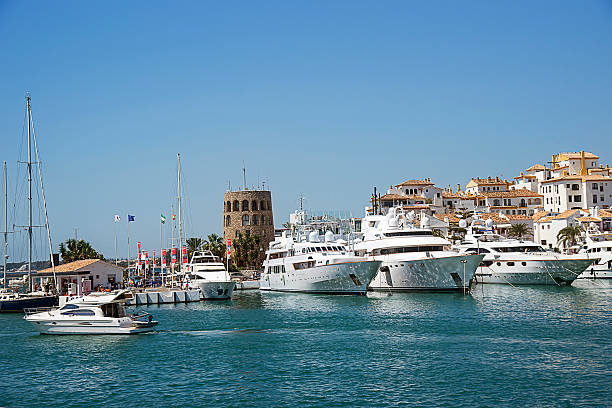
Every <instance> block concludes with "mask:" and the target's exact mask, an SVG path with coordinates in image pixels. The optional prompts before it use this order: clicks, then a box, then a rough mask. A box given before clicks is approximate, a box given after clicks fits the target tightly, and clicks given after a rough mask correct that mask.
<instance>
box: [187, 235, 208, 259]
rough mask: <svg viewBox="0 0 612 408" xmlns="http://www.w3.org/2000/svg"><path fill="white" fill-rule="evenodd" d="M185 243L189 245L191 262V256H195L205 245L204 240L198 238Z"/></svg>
mask: <svg viewBox="0 0 612 408" xmlns="http://www.w3.org/2000/svg"><path fill="white" fill-rule="evenodd" d="M185 242H186V243H187V259H189V260H191V255H193V253H194V252H195V251H197V250H198V249H200V247H201V246H202V244H203V243H204V241H203V240H202V238H196V237H193V238H188V239H187V241H185Z"/></svg>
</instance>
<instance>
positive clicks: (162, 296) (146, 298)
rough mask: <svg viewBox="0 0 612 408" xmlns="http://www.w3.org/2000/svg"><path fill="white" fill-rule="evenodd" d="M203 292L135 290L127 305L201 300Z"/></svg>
mask: <svg viewBox="0 0 612 408" xmlns="http://www.w3.org/2000/svg"><path fill="white" fill-rule="evenodd" d="M200 300H201V292H200V291H199V290H166V291H151V292H148V291H145V292H135V293H134V298H133V299H132V300H130V301H128V302H127V303H126V304H127V305H156V304H161V303H187V302H199V301H200Z"/></svg>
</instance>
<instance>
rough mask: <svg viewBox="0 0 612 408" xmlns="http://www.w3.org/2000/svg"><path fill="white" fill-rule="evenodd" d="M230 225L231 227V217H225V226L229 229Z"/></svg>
mask: <svg viewBox="0 0 612 408" xmlns="http://www.w3.org/2000/svg"><path fill="white" fill-rule="evenodd" d="M230 225H232V219H231V217H230V216H229V215H228V216H227V217H225V226H226V227H229V226H230Z"/></svg>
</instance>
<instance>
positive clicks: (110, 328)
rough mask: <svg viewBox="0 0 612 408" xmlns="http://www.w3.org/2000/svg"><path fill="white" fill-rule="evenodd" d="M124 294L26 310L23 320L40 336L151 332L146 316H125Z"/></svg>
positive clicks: (98, 295)
mask: <svg viewBox="0 0 612 408" xmlns="http://www.w3.org/2000/svg"><path fill="white" fill-rule="evenodd" d="M131 298H132V293H131V292H130V291H127V290H123V291H117V292H112V293H106V292H94V293H90V294H89V295H86V296H80V297H78V298H76V299H72V300H70V301H68V302H66V304H64V305H63V306H61V307H59V308H54V309H50V308H46V309H47V310H41V308H36V309H26V310H25V313H26V315H25V317H24V319H25V320H26V321H28V322H30V323H32V324H33V325H34V326H35V327H36V328H37V329H38V331H40V332H41V333H42V334H135V333H143V332H147V331H152V330H153V328H154V326H155V325H156V324H157V322H156V321H154V320H153V317H152V316H151V315H150V314H149V313H141V314H138V315H128V314H126V313H125V309H124V307H123V304H124V303H125V302H126V301H128V300H129V299H131Z"/></svg>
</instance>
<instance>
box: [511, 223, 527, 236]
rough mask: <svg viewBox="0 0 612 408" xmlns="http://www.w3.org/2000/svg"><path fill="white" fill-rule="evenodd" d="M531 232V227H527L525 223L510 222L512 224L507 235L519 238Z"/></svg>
mask: <svg viewBox="0 0 612 408" xmlns="http://www.w3.org/2000/svg"><path fill="white" fill-rule="evenodd" d="M532 234H533V232H532V231H531V228H529V227H528V226H527V224H525V223H519V224H512V226H511V227H510V229H509V230H508V235H510V236H511V237H517V238H518V239H521V238H523V237H524V236H526V235H532Z"/></svg>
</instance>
